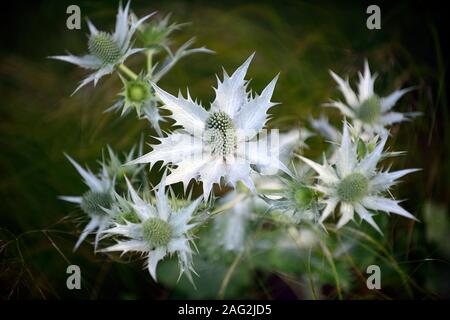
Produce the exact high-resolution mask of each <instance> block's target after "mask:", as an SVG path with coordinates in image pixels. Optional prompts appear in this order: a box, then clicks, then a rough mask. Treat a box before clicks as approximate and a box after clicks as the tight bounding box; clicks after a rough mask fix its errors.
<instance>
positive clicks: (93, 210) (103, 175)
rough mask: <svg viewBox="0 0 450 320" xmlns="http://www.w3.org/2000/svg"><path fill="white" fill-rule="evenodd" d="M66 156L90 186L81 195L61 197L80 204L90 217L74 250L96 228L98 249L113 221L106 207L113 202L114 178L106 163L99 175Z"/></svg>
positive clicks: (95, 245)
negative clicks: (104, 233) (101, 236)
mask: <svg viewBox="0 0 450 320" xmlns="http://www.w3.org/2000/svg"><path fill="white" fill-rule="evenodd" d="M66 157H67V158H68V159H69V161H70V162H71V163H72V164H73V166H74V167H75V169H76V170H77V171H78V173H79V174H80V175H81V176H82V177H83V179H84V183H85V184H86V185H87V186H88V187H89V191H87V192H85V193H84V194H83V195H82V196H81V197H75V196H60V197H59V198H60V199H61V200H64V201H67V202H71V203H76V204H78V205H79V206H80V207H81V209H82V210H83V211H84V212H85V213H86V214H87V215H88V216H89V218H90V221H89V223H88V224H87V225H86V227H85V228H84V230H83V231H82V232H81V235H80V237H79V238H78V241H77V243H76V244H75V247H74V250H76V249H78V247H79V246H80V244H81V243H82V242H83V240H84V239H85V238H86V237H87V236H88V235H89V234H90V233H91V232H93V231H95V230H97V234H96V236H95V244H94V247H95V249H97V245H98V241H99V239H100V233H101V232H102V231H103V230H104V229H105V228H107V227H108V226H109V224H110V223H111V218H110V216H108V215H107V214H106V213H105V211H104V208H109V207H110V206H111V204H112V202H113V192H114V178H111V176H110V175H109V174H108V170H107V168H106V166H105V165H104V164H103V165H102V170H101V172H100V174H99V175H98V176H97V175H95V174H93V173H92V172H91V171H90V170H89V169H87V170H85V169H83V168H82V167H81V166H80V165H79V164H78V163H76V162H75V160H73V159H72V158H71V157H69V156H68V155H66Z"/></svg>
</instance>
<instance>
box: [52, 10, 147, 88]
mask: <svg viewBox="0 0 450 320" xmlns="http://www.w3.org/2000/svg"><path fill="white" fill-rule="evenodd" d="M129 7H130V2H128V3H127V5H126V6H125V8H122V6H121V5H119V12H118V13H117V20H116V27H115V31H114V32H113V33H108V32H105V31H99V30H97V28H96V27H95V26H94V25H93V24H92V22H90V21H89V20H88V21H87V24H88V27H89V31H90V35H89V41H88V50H89V53H88V54H87V55H84V56H75V55H71V54H69V55H67V56H52V57H50V58H52V59H57V60H62V61H66V62H69V63H73V64H76V65H78V66H80V67H82V68H84V69H89V70H95V71H94V72H93V73H92V74H90V75H89V76H88V77H87V78H86V79H84V80H83V81H82V82H81V83H80V85H79V86H78V88H77V89H76V90H75V92H76V91H78V90H79V89H80V88H81V87H83V86H85V85H86V84H88V83H89V82H94V85H96V84H97V82H98V80H99V79H100V78H102V77H103V76H105V75H107V74H110V73H111V72H113V71H114V69H115V67H116V66H118V65H120V64H122V63H123V62H124V61H125V60H126V59H127V58H128V57H129V56H131V55H132V54H135V53H137V52H140V51H142V50H143V49H141V48H132V41H131V38H132V37H133V35H134V33H135V31H136V29H137V28H138V27H139V25H140V24H142V23H143V22H144V21H145V20H147V19H148V18H149V17H150V16H151V15H152V14H150V15H147V16H145V17H143V18H142V19H139V20H137V21H132V23H131V25H130V24H129V20H130V16H129ZM75 92H74V93H75Z"/></svg>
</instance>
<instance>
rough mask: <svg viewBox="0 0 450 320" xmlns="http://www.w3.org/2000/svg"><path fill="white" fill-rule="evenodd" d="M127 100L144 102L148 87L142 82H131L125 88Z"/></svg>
mask: <svg viewBox="0 0 450 320" xmlns="http://www.w3.org/2000/svg"><path fill="white" fill-rule="evenodd" d="M126 95H127V99H128V100H129V101H132V102H137V103H139V102H144V101H145V100H146V99H147V97H148V86H147V85H146V83H145V82H143V81H131V82H129V83H127V86H126Z"/></svg>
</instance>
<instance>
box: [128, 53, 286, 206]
mask: <svg viewBox="0 0 450 320" xmlns="http://www.w3.org/2000/svg"><path fill="white" fill-rule="evenodd" d="M252 58H253V55H252V56H250V58H248V59H247V61H245V62H244V64H243V65H242V66H241V67H239V68H238V69H237V70H236V71H235V72H234V74H233V75H232V76H231V77H230V76H228V75H227V74H226V73H225V72H224V79H223V81H222V82H220V80H218V86H217V89H216V90H215V91H216V99H215V100H214V102H213V103H212V104H211V109H210V110H209V111H207V110H205V109H204V108H203V107H202V106H201V105H199V104H198V103H196V102H195V101H193V100H192V98H191V97H190V95H189V93H188V97H187V99H186V98H184V97H183V96H182V95H181V94H179V96H178V98H177V97H174V96H172V95H171V94H169V93H167V92H165V91H164V90H162V89H161V88H159V87H158V86H156V85H154V86H153V87H154V88H155V92H156V94H157V96H158V97H159V98H160V99H161V101H162V102H163V103H164V105H163V108H165V109H168V110H170V111H171V112H172V115H171V117H172V118H173V119H174V120H175V121H176V123H175V125H178V126H181V127H182V130H177V131H175V132H173V133H171V134H170V135H169V136H168V137H166V138H161V139H160V141H161V143H160V144H158V145H153V146H152V147H153V150H152V151H151V152H150V153H148V154H146V155H144V156H142V157H140V158H138V159H136V160H134V161H132V162H131V164H135V163H152V164H154V163H156V162H158V161H163V163H164V164H167V163H171V164H174V165H177V168H175V169H172V170H171V173H170V175H168V176H167V184H173V183H177V182H183V184H184V186H185V187H187V185H188V183H189V181H190V180H191V179H196V180H198V181H201V182H202V183H203V193H204V196H205V198H208V197H209V195H210V192H211V189H212V186H213V184H214V183H218V184H219V183H220V180H221V178H222V177H223V178H224V179H225V181H226V182H227V183H229V184H231V185H232V186H235V185H236V183H237V182H238V181H242V182H243V183H244V184H245V185H246V186H247V187H248V188H249V189H251V190H255V187H254V184H253V181H252V179H251V177H250V176H251V173H252V172H255V171H257V172H259V173H262V174H275V173H276V172H277V171H278V170H279V169H281V170H282V171H285V172H289V170H288V169H287V168H286V166H285V165H284V164H283V163H282V162H281V161H280V159H279V152H275V151H274V150H272V149H271V146H272V144H269V143H268V141H267V140H268V139H267V136H266V137H258V139H256V136H257V134H258V133H260V132H261V131H262V129H263V128H264V126H265V124H266V121H267V111H268V109H269V108H271V107H272V106H274V105H275V103H273V102H271V101H270V100H271V97H272V93H273V90H274V88H275V83H276V81H277V78H278V76H277V77H275V78H274V79H273V80H272V81H271V82H270V83H269V85H267V87H266V88H265V89H264V90H263V92H262V93H261V95H256V96H255V97H252V95H251V93H250V92H247V89H246V85H247V82H246V81H245V79H244V77H245V75H246V72H247V69H248V67H249V64H250V62H251V60H252ZM277 151H278V150H277Z"/></svg>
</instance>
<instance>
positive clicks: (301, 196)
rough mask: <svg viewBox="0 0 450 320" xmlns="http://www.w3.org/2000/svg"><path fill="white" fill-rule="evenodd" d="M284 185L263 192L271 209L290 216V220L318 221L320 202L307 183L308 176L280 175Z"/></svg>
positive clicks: (296, 221) (284, 215) (297, 221)
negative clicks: (286, 176)
mask: <svg viewBox="0 0 450 320" xmlns="http://www.w3.org/2000/svg"><path fill="white" fill-rule="evenodd" d="M279 179H280V181H281V183H282V186H281V188H279V189H276V190H269V191H267V192H263V194H262V195H261V196H262V198H263V199H264V200H265V201H266V202H267V203H268V204H269V206H270V207H269V211H270V212H272V213H276V214H281V216H283V217H286V218H288V220H289V221H290V222H293V223H301V222H305V221H306V222H316V221H317V220H318V218H319V215H320V212H319V208H320V204H319V203H318V199H317V195H316V191H315V190H314V189H313V188H311V187H310V186H309V185H308V184H307V183H306V181H307V178H306V177H303V176H298V175H295V176H294V177H289V178H288V179H286V178H283V177H279Z"/></svg>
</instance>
